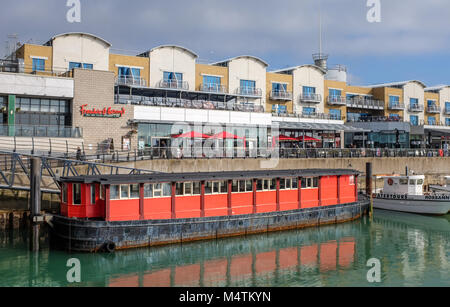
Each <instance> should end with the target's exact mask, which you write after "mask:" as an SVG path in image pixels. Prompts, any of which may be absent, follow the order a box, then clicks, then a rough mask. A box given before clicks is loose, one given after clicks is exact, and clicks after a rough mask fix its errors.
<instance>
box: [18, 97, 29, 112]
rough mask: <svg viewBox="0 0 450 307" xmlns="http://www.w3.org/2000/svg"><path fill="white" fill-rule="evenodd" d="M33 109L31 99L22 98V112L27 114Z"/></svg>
mask: <svg viewBox="0 0 450 307" xmlns="http://www.w3.org/2000/svg"><path fill="white" fill-rule="evenodd" d="M30 109H31V103H30V98H20V111H21V112H27V111H30Z"/></svg>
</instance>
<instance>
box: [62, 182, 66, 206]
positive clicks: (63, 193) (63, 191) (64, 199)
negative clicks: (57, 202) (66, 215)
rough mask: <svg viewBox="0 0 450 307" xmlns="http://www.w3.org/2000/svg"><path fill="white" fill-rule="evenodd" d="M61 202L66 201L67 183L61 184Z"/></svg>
mask: <svg viewBox="0 0 450 307" xmlns="http://www.w3.org/2000/svg"><path fill="white" fill-rule="evenodd" d="M62 202H63V203H67V183H63V185H62Z"/></svg>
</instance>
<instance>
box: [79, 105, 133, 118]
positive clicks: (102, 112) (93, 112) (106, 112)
mask: <svg viewBox="0 0 450 307" xmlns="http://www.w3.org/2000/svg"><path fill="white" fill-rule="evenodd" d="M87 106H88V105H87V104H84V105H82V106H81V110H80V112H81V116H84V117H107V118H119V117H122V115H123V114H125V108H122V109H121V110H114V109H112V108H111V107H108V108H106V107H105V108H103V109H96V108H93V109H87V108H86V107H87Z"/></svg>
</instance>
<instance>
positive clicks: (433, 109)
mask: <svg viewBox="0 0 450 307" xmlns="http://www.w3.org/2000/svg"><path fill="white" fill-rule="evenodd" d="M427 112H428V113H441V108H440V107H439V106H436V105H434V106H427Z"/></svg>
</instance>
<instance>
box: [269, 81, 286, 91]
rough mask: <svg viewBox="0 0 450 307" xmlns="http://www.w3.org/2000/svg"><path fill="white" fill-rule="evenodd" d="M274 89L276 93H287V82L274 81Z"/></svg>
mask: <svg viewBox="0 0 450 307" xmlns="http://www.w3.org/2000/svg"><path fill="white" fill-rule="evenodd" d="M272 91H273V92H275V93H286V92H287V84H285V83H272Z"/></svg>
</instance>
